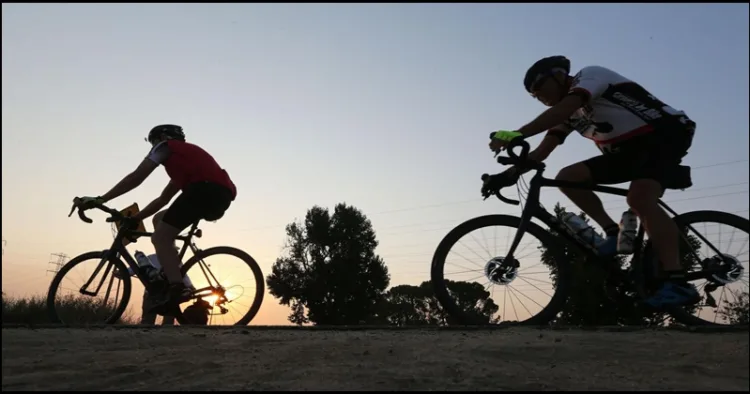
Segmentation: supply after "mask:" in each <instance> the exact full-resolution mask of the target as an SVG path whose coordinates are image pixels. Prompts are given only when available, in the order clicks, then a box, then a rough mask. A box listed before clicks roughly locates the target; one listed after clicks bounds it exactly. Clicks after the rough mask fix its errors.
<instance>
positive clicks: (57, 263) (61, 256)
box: [47, 253, 68, 274]
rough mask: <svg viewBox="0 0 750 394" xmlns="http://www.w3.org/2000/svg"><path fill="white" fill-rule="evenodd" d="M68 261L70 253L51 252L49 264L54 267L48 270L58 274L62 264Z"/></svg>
mask: <svg viewBox="0 0 750 394" xmlns="http://www.w3.org/2000/svg"><path fill="white" fill-rule="evenodd" d="M67 261H68V255H67V254H65V253H50V258H49V265H51V266H52V268H51V269H48V270H47V272H52V273H53V274H56V273H57V271H60V268H62V266H63V265H64V264H65V262H67Z"/></svg>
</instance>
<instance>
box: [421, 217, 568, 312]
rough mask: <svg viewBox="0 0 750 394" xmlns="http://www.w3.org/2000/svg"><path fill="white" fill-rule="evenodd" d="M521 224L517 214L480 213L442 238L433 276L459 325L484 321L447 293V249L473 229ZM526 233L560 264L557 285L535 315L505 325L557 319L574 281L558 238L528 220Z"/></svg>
mask: <svg viewBox="0 0 750 394" xmlns="http://www.w3.org/2000/svg"><path fill="white" fill-rule="evenodd" d="M520 224H521V218H519V217H516V216H508V215H486V216H479V217H476V218H474V219H470V220H467V221H466V222H463V223H461V224H459V225H458V226H456V227H455V228H454V229H453V230H451V231H450V232H449V233H448V234H446V236H445V237H444V238H443V240H442V241H440V244H438V247H437V249H436V250H435V254H434V256H433V258H432V267H431V270H430V278H431V280H432V285H433V289H434V292H435V297H436V298H437V299H438V302H440V305H441V306H442V307H443V308H444V309H445V311H446V312H447V313H448V315H449V316H451V317H452V318H454V319H456V320H457V321H458V323H459V324H462V325H478V324H484V323H481V322H478V321H476V320H472V319H471V318H469V317H468V316H466V314H464V313H463V311H462V310H461V309H460V308H459V307H458V306H457V305H456V303H455V302H454V301H453V299H452V298H451V297H450V294H449V293H448V288H447V286H446V284H445V281H444V278H443V276H444V275H443V274H444V268H445V258H446V257H447V256H448V252H449V251H450V249H451V247H452V246H453V245H454V244H455V243H456V242H458V240H459V239H461V237H463V236H464V235H466V234H468V233H469V232H471V231H474V230H478V229H480V228H483V227H488V226H506V227H513V228H516V229H517V228H518V226H519V225H520ZM526 232H527V233H530V234H531V235H533V236H534V237H536V238H537V239H539V241H541V242H542V244H543V245H544V246H545V247H546V248H547V249H548V250H549V252H550V253H552V255H553V256H554V260H555V261H556V262H558V264H557V271H558V277H557V286H556V288H555V294H554V295H553V296H552V298H551V299H550V302H549V304H547V306H546V307H544V309H542V310H541V311H540V312H539V313H537V314H536V315H534V316H532V317H530V318H528V319H526V320H523V321H520V322H503V323H502V324H505V325H545V324H548V323H549V322H551V321H552V320H554V319H555V317H556V316H557V314H558V313H560V312H561V311H562V310H563V308H564V307H565V302H566V300H567V296H568V288H569V285H570V280H571V275H572V272H571V268H570V264H569V263H568V262H567V261H565V260H564V254H563V253H561V248H560V245H559V243H558V241H557V240H555V238H554V237H552V235H551V234H550V233H549V232H548V231H547V230H544V229H543V228H542V227H540V226H539V225H537V224H535V223H533V222H529V223H528V225H527V227H526Z"/></svg>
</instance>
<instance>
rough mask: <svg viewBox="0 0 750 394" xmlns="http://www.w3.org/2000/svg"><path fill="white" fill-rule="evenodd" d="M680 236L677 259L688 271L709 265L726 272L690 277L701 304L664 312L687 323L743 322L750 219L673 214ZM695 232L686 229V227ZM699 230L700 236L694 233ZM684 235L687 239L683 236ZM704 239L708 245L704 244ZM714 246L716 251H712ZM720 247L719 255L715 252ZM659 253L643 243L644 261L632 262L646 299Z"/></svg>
mask: <svg viewBox="0 0 750 394" xmlns="http://www.w3.org/2000/svg"><path fill="white" fill-rule="evenodd" d="M674 221H675V223H677V228H678V229H679V232H680V234H681V240H680V244H679V247H680V257H681V259H682V261H683V264H684V265H685V266H686V268H687V270H688V272H689V273H690V272H696V271H702V270H704V269H707V268H718V267H724V268H726V270H727V272H726V273H721V274H715V275H712V276H711V277H709V278H708V279H697V280H695V281H692V284H693V285H695V286H696V288H697V289H698V291H699V292H700V293H702V294H701V297H702V299H701V302H700V303H699V304H698V305H695V306H691V307H672V308H668V309H667V310H666V312H668V313H669V314H670V315H671V316H672V317H673V318H674V319H675V320H676V321H677V322H679V323H682V324H685V325H696V326H698V325H702V326H705V325H712V326H733V325H747V324H748V319H749V318H750V309H748V290H749V289H748V271H749V270H748V241H749V233H750V221H748V220H747V219H745V218H743V217H740V216H736V215H733V214H730V213H726V212H719V211H695V212H688V213H684V214H682V215H678V216H675V217H674ZM688 225H689V226H691V227H692V228H693V229H694V230H690V229H689V228H688V227H687V226H688ZM696 232H698V233H699V234H700V235H701V236H702V238H704V239H705V240H704V239H701V237H698V236H697V235H698V234H696ZM685 235H688V239H689V240H688V241H687V242H686V241H685V240H684V239H683V238H684V237H685ZM706 241H708V243H707V242H706ZM714 249H715V250H714ZM717 251H718V253H717ZM658 263H659V261H658V257H657V256H656V253H655V251H654V249H653V247H652V246H651V242H650V241H649V242H647V245H646V249H645V250H644V255H643V260H642V264H636V265H635V266H634V268H635V270H636V272H635V273H636V275H637V278H638V279H639V282H640V283H639V288H640V291H641V294H642V295H643V296H645V297H647V296H648V295H649V294H650V292H651V291H653V290H654V289H655V285H654V283H657V282H656V281H655V280H654V273H655V272H657V270H656V267H657V264H658Z"/></svg>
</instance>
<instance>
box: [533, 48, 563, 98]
mask: <svg viewBox="0 0 750 394" xmlns="http://www.w3.org/2000/svg"><path fill="white" fill-rule="evenodd" d="M557 71H560V72H565V73H566V74H570V60H568V58H566V57H565V56H550V57H545V58H544V59H541V60H539V61H537V62H536V63H534V65H532V66H531V67H530V68H529V70H528V71H526V76H525V77H524V78H523V86H524V87H525V88H526V91H527V92H529V93H531V87H532V86H534V83H536V82H537V81H539V80H541V79H542V78H544V77H546V76H549V75H551V74H553V73H554V72H557Z"/></svg>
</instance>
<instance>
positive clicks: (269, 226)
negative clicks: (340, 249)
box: [237, 159, 750, 232]
mask: <svg viewBox="0 0 750 394" xmlns="http://www.w3.org/2000/svg"><path fill="white" fill-rule="evenodd" d="M749 160H750V159H739V160H731V161H726V162H720V163H714V164H706V165H702V166H695V167H691V171H695V170H699V169H704V168H712V167H718V166H724V165H730V164H737V163H746V162H748V161H749ZM741 184H748V182H742V183H735V184H734V185H741ZM728 186H731V185H721V186H714V187H702V188H696V189H692V188H691V189H688V190H686V191H688V192H690V191H695V190H703V189H710V188H721V187H728ZM480 201H482V200H478V199H476V198H474V199H471V200H460V201H447V202H443V203H436V204H426V205H419V206H413V207H405V208H396V209H389V210H385V211H379V212H373V213H370V214H367V216H368V217H372V216H375V215H384V214H390V213H398V212H410V211H416V210H420V209H428V208H440V207H444V206H451V205H460V204H469V203H476V202H480ZM612 201H614V200H612ZM608 202H609V201H608ZM283 227H286V224H285V225H268V226H262V227H256V228H249V229H240V230H237V231H243V232H245V231H249V232H254V231H260V230H268V229H272V228H283Z"/></svg>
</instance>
